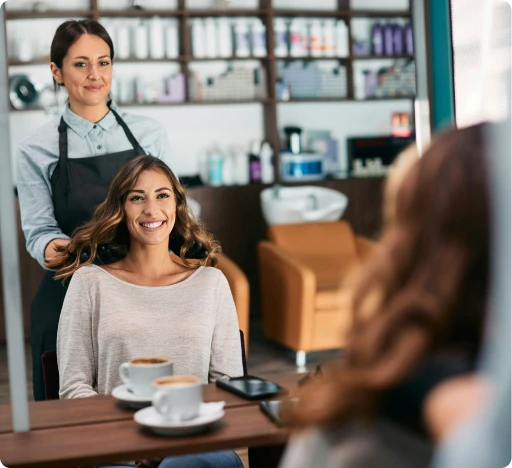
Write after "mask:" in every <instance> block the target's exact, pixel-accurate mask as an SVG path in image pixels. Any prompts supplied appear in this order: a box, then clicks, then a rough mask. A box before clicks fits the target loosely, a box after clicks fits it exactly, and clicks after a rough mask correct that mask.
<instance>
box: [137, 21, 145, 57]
mask: <svg viewBox="0 0 512 468" xmlns="http://www.w3.org/2000/svg"><path fill="white" fill-rule="evenodd" d="M134 39H135V40H134V45H135V54H134V55H135V58H138V59H146V58H148V28H147V27H146V24H145V23H144V22H143V21H141V22H140V23H139V24H138V25H137V26H136V27H135V35H134Z"/></svg>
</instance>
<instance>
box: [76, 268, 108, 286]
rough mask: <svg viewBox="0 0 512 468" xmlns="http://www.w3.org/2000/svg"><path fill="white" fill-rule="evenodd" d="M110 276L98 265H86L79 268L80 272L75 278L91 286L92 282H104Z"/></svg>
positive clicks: (78, 271)
mask: <svg viewBox="0 0 512 468" xmlns="http://www.w3.org/2000/svg"><path fill="white" fill-rule="evenodd" d="M106 277H108V275H105V274H104V270H103V268H101V267H99V266H97V265H84V266H81V267H80V268H78V270H76V271H75V273H73V279H74V278H80V280H81V281H83V282H86V283H87V284H91V282H95V281H99V279H100V278H101V280H104V279H105V278H106Z"/></svg>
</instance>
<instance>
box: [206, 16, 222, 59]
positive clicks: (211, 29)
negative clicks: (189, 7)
mask: <svg viewBox="0 0 512 468" xmlns="http://www.w3.org/2000/svg"><path fill="white" fill-rule="evenodd" d="M204 29H205V32H206V56H207V57H208V58H216V57H218V56H219V51H218V49H217V25H216V24H215V19H214V18H211V17H210V18H206V19H205V20H204Z"/></svg>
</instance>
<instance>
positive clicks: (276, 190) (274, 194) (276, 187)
mask: <svg viewBox="0 0 512 468" xmlns="http://www.w3.org/2000/svg"><path fill="white" fill-rule="evenodd" d="M280 190H281V186H280V185H279V184H276V185H273V186H272V198H279V191H280Z"/></svg>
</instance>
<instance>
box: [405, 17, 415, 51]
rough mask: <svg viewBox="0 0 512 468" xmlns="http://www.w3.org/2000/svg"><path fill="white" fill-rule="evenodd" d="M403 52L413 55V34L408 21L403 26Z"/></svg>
mask: <svg viewBox="0 0 512 468" xmlns="http://www.w3.org/2000/svg"><path fill="white" fill-rule="evenodd" d="M405 53H406V54H408V55H414V35H413V33H412V24H411V23H408V24H407V26H406V27H405Z"/></svg>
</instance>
